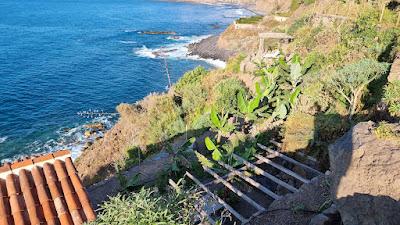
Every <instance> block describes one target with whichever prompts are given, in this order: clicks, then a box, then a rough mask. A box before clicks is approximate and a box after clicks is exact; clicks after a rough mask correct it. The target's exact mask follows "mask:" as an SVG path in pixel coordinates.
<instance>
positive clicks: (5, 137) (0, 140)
mask: <svg viewBox="0 0 400 225" xmlns="http://www.w3.org/2000/svg"><path fill="white" fill-rule="evenodd" d="M7 139H8V137H7V136H4V137H0V144H1V143H4V142H6V141H7Z"/></svg>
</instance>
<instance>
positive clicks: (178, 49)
mask: <svg viewBox="0 0 400 225" xmlns="http://www.w3.org/2000/svg"><path fill="white" fill-rule="evenodd" d="M177 37H179V38H174V39H173V38H172V37H171V36H170V37H168V38H169V39H171V40H175V41H176V43H173V44H167V45H164V46H161V47H158V48H148V47H147V46H145V45H143V46H142V47H141V48H137V49H134V53H135V54H136V55H137V56H140V57H144V58H151V59H157V58H169V59H191V60H201V61H205V62H207V63H209V64H211V65H213V66H215V67H218V68H224V67H225V65H226V64H225V62H223V61H221V60H213V59H204V58H201V57H199V56H195V55H189V48H188V46H189V44H193V43H198V42H199V41H201V40H203V39H205V38H208V37H210V35H203V36H177Z"/></svg>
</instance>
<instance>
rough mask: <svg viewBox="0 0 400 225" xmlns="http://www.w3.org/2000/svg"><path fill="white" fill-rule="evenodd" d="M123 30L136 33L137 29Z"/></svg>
mask: <svg viewBox="0 0 400 225" xmlns="http://www.w3.org/2000/svg"><path fill="white" fill-rule="evenodd" d="M124 32H125V33H137V32H138V30H135V29H125V30H124Z"/></svg>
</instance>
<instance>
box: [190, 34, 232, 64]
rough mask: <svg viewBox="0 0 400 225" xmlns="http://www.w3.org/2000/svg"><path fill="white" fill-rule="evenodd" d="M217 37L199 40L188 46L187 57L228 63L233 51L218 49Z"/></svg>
mask: <svg viewBox="0 0 400 225" xmlns="http://www.w3.org/2000/svg"><path fill="white" fill-rule="evenodd" d="M218 38H219V35H214V36H211V37H208V38H205V39H203V40H201V41H200V42H197V43H193V44H190V45H189V55H197V56H199V57H201V58H204V59H214V60H221V61H224V62H226V61H228V59H229V58H230V57H232V56H234V55H235V54H236V53H235V52H234V51H229V50H225V49H221V48H219V47H218Z"/></svg>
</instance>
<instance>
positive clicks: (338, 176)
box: [329, 122, 400, 225]
mask: <svg viewBox="0 0 400 225" xmlns="http://www.w3.org/2000/svg"><path fill="white" fill-rule="evenodd" d="M377 126H378V125H377V124H375V123H373V122H364V123H359V124H357V125H356V126H354V127H353V128H352V129H351V130H350V131H349V132H348V133H346V134H345V135H344V136H343V137H341V138H339V139H338V140H337V141H336V142H335V143H334V144H332V145H331V146H329V158H330V164H331V171H332V178H331V179H332V181H331V195H332V199H333V201H334V203H335V204H336V206H337V209H338V211H339V212H340V214H341V217H342V221H343V224H344V225H378V224H379V225H398V224H400V201H399V200H400V145H399V143H400V140H399V139H400V138H399V137H397V138H394V137H390V138H385V137H384V136H382V135H379V136H378V135H377V133H379V132H377V131H376V129H377ZM393 126H397V128H398V126H400V125H393ZM397 128H396V129H397Z"/></svg>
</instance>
